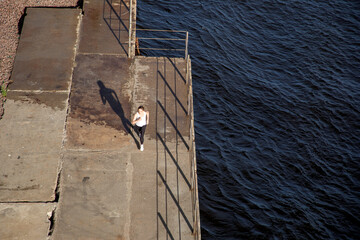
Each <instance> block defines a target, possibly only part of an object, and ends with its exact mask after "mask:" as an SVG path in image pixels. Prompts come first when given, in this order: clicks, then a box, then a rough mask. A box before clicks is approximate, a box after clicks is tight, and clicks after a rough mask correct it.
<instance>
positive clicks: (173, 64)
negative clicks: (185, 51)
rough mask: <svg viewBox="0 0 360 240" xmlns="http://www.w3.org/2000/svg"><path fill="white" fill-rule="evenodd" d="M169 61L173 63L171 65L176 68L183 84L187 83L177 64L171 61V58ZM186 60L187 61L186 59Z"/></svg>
mask: <svg viewBox="0 0 360 240" xmlns="http://www.w3.org/2000/svg"><path fill="white" fill-rule="evenodd" d="M167 59H168V61H169V62H170V63H171V65H172V66H173V67H174V69H175V71H176V72H177V73H178V74H179V76H180V77H181V79H182V80H183V82H184V83H187V81H186V78H184V76H183V75H182V74H181V72H180V71H179V68H178V67H177V66H176V64H175V62H174V61H173V60H171V58H169V57H168V58H167ZM185 60H186V58H185Z"/></svg>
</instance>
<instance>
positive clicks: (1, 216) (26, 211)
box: [0, 203, 56, 240]
mask: <svg viewBox="0 0 360 240" xmlns="http://www.w3.org/2000/svg"><path fill="white" fill-rule="evenodd" d="M55 206H56V204H54V203H32V204H28V203H24V204H21V203H17V204H9V203H0V226H1V227H0V238H1V239H2V240H20V239H26V240H39V239H46V238H47V237H48V233H49V228H50V221H49V219H48V217H49V216H51V213H52V211H53V210H54V209H55Z"/></svg>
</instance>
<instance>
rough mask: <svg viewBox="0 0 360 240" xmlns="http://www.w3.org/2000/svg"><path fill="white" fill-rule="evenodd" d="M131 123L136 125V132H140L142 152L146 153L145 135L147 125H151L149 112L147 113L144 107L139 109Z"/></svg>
mask: <svg viewBox="0 0 360 240" xmlns="http://www.w3.org/2000/svg"><path fill="white" fill-rule="evenodd" d="M131 123H132V124H133V125H134V124H135V131H136V132H138V134H139V137H140V144H141V146H140V151H144V135H145V129H146V125H148V124H149V112H148V111H146V112H145V109H144V107H143V106H140V107H138V110H137V112H136V113H135V116H134V119H133V121H132V122H131Z"/></svg>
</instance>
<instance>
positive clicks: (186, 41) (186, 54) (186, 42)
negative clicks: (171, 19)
mask: <svg viewBox="0 0 360 240" xmlns="http://www.w3.org/2000/svg"><path fill="white" fill-rule="evenodd" d="M188 41H189V32H188V31H186V38H185V60H187V58H188Z"/></svg>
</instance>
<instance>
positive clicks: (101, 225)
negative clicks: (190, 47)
mask: <svg viewBox="0 0 360 240" xmlns="http://www.w3.org/2000/svg"><path fill="white" fill-rule="evenodd" d="M120 16H121V18H120ZM135 20H136V1H135V0H132V2H131V3H130V2H129V1H120V0H119V1H115V0H113V1H111V2H110V1H107V0H105V1H104V0H88V1H85V2H84V6H83V9H76V8H59V9H57V8H28V9H27V10H26V16H25V21H24V25H23V29H22V34H21V38H20V43H19V47H18V50H17V55H16V59H15V64H14V69H13V73H12V76H11V79H12V80H13V84H11V85H10V88H9V91H8V96H7V101H6V104H5V115H4V117H3V119H2V120H0V129H1V133H0V145H1V155H0V166H1V167H0V226H1V227H0V239H34V240H35V239H36V240H39V239H64V240H68V239H116V240H119V239H139V240H143V239H200V224H199V209H198V197H197V195H198V193H197V179H196V178H197V176H196V161H195V142H194V129H193V108H192V88H191V63H190V61H189V59H188V58H168V57H144V56H136V57H135V56H134V52H135V38H134V36H135V34H136V21H135ZM139 105H143V106H145V109H146V110H147V111H149V112H150V123H149V125H148V126H147V129H146V134H145V143H144V147H145V149H144V151H140V150H139V147H140V146H139V140H138V139H139V138H138V136H137V134H136V133H135V132H134V130H133V128H132V126H131V124H130V121H131V119H132V116H133V115H134V113H135V112H136V110H137V107H138V106H139Z"/></svg>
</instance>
